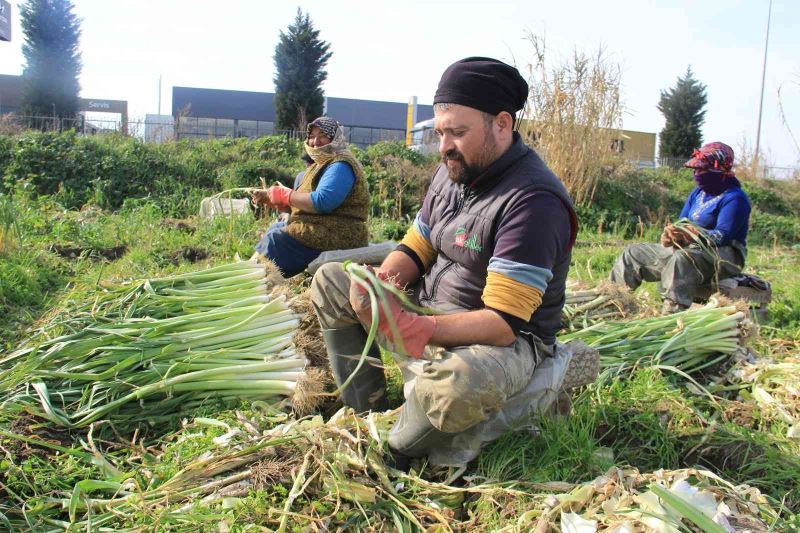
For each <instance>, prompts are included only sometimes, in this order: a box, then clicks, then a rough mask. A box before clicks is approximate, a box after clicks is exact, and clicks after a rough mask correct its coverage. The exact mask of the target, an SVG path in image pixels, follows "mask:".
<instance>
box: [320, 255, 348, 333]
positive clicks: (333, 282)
mask: <svg viewBox="0 0 800 533" xmlns="http://www.w3.org/2000/svg"><path fill="white" fill-rule="evenodd" d="M349 296H350V277H349V276H348V275H347V273H346V272H345V271H344V270H343V269H342V264H341V263H326V264H324V265H322V266H321V267H320V268H319V270H317V272H316V274H314V278H313V279H312V280H311V303H312V305H313V306H314V310H315V311H316V313H317V317H318V318H319V319H320V324H321V325H322V327H323V328H332V327H338V325H340V324H339V323H340V322H342V321H344V322H347V323H355V322H356V319H355V312H354V311H353V308H352V307H351V306H350V299H349Z"/></svg>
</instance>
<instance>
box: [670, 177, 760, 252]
mask: <svg viewBox="0 0 800 533" xmlns="http://www.w3.org/2000/svg"><path fill="white" fill-rule="evenodd" d="M681 218H688V219H689V220H691V221H692V222H693V223H694V224H697V225H698V226H700V227H702V228H704V229H706V230H707V232H708V235H709V237H710V238H711V239H712V240H713V241H714V244H716V245H717V246H728V245H730V244H731V241H738V242H740V243H741V244H742V245H746V244H747V230H748V228H749V224H750V199H749V198H748V197H747V193H745V192H744V191H743V190H742V188H741V187H739V186H738V185H736V186H733V187H730V188H728V189H725V190H724V191H722V192H721V193H719V194H718V195H716V196H710V195H708V194H706V193H704V192H703V191H702V190H700V188H699V187H697V188H695V190H693V191H692V192H691V193H690V194H689V197H688V198H687V199H686V204H685V205H684V206H683V210H682V211H681Z"/></svg>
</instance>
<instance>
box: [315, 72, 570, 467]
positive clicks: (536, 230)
mask: <svg viewBox="0 0 800 533" xmlns="http://www.w3.org/2000/svg"><path fill="white" fill-rule="evenodd" d="M527 96H528V85H527V83H526V82H525V80H524V79H523V78H522V77H521V76H520V74H519V72H518V71H517V69H515V68H513V67H511V66H509V65H506V64H505V63H502V62H500V61H497V60H494V59H489V58H482V57H471V58H467V59H464V60H461V61H458V62H456V63H454V64H453V65H451V66H450V67H449V68H448V69H447V70H446V71H445V72H444V75H443V76H442V79H441V81H440V83H439V87H438V89H437V91H436V96H435V97H434V115H435V123H436V124H435V125H436V132H437V133H438V135H439V136H440V144H439V152H440V154H441V156H442V163H441V164H440V165H439V167H438V169H437V170H436V173H435V175H434V177H433V181H432V184H431V186H430V189H429V190H428V192H427V195H426V197H425V200H424V202H423V205H422V208H421V209H420V211H419V213H418V214H417V217H416V220H415V221H414V224H413V226H412V227H411V228H410V229H409V231H408V233H407V234H406V236H405V238H404V239H403V241H402V243H401V244H400V245H399V246H398V248H397V249H396V250H395V251H394V252H392V253H391V254H390V255H389V256H388V257H387V258H386V260H385V261H384V262H383V264H382V265H381V266H380V268H379V270H378V271H377V274H378V275H379V277H381V278H383V279H391V280H392V281H394V282H395V283H396V284H397V285H398V286H401V287H409V288H414V294H415V296H414V298H415V300H416V301H418V302H419V304H420V305H422V306H425V307H430V308H434V309H436V310H438V311H440V312H444V313H446V314H440V315H436V316H423V315H419V314H415V313H412V312H409V311H407V310H405V309H403V310H401V306H400V304H399V302H398V301H397V300H396V299H395V298H394V297H391V296H390V297H389V298H390V302H389V303H390V305H391V306H392V309H393V311H394V312H393V313H392V314H393V316H394V318H395V321H396V327H395V328H393V327H392V326H390V325H389V324H388V323H386V320H385V317H384V316H383V315H381V316H382V318H381V321H380V323H379V325H378V328H379V332H380V334H381V338H382V340H383V342H384V347H385V348H387V349H390V350H394V351H397V348H398V347H402V350H403V352H404V353H403V354H402V355H406V356H408V357H410V358H413V359H421V360H424V363H422V364H420V365H419V366H420V369H419V371H418V372H419V373H418V375H416V376H414V375H409V373H408V372H406V371H405V370H404V376H405V377H406V379H407V381H408V383H407V384H406V390H405V393H406V403H405V404H404V406H403V409H402V412H401V414H400V417H399V419H398V421H397V423H396V424H395V426H394V427H393V428H392V430H391V433H390V436H389V445H390V447H391V448H392V449H393V450H394V451H395V452H399V454H403V455H406V456H410V457H420V456H423V455H429V454H430V453H431V452H432V451H434V450H437V449H440V448H441V447H446V446H449V447H451V448H452V447H453V446H454V442H457V441H458V436H459V435H460V434H463V433H464V432H466V431H468V430H470V429H471V428H474V427H476V426H477V425H478V424H481V423H484V422H487V421H491V420H492V419H493V418H495V417H497V416H498V413H500V412H501V410H502V409H503V407H504V406H505V405H506V404H507V403H508V402H510V401H512V400H513V399H514V398H515V397H516V396H517V395H519V394H520V393H522V392H523V391H524V390H525V389H526V387H528V385H529V383H531V382H532V379H533V376H534V371H535V369H537V367H538V366H540V365H542V364H543V363H544V362H545V361H546V360H547V359H548V358H552V357H553V356H554V346H555V341H556V337H555V336H556V333H557V331H558V330H559V329H560V327H561V309H562V307H563V305H564V291H565V282H566V279H567V271H568V269H569V263H570V255H571V249H572V246H573V244H574V242H575V236H576V233H577V229H578V228H577V218H576V215H575V211H574V209H573V205H572V202H571V200H570V198H569V195H568V194H567V191H566V189H565V188H564V186H563V185H562V183H561V182H560V181H559V179H558V178H557V177H556V176H555V175H554V174H553V173H552V172H551V171H550V170H549V169H548V168H547V166H546V165H545V164H544V163H543V162H542V160H541V159H540V158H539V157H538V156H537V155H536V154H535V153H534V152H533V150H531V149H530V148H528V146H526V145H525V144H524V143H523V141H522V139H521V137H520V135H519V133H517V132H516V131H515V128H514V124H515V114H516V112H517V111H519V110H521V109H522V107H523V105H524V104H525V101H526V99H527ZM312 301H313V304H314V307H315V310H316V313H317V316H318V317H319V321H320V324H321V326H322V329H323V334H324V338H325V344H326V347H327V350H328V356H329V359H330V364H331V368H332V371H333V375H334V378H335V380H336V382H337V384H341V383H343V382H344V380H345V379H347V378H348V376H349V375H350V374H351V373H352V372H353V370H354V369H355V367H356V365H357V363H358V360H359V356H360V354H361V352H362V349H363V347H364V344H365V342H366V339H367V335H366V333H365V328H368V327H369V325H370V324H371V313H370V303H369V298H368V297H366V294H365V293H364V292H362V291H361V290H360V289H358V288H357V287H355V286H351V281H350V278H349V277H348V275H347V274H346V273H345V272H344V271H343V269H342V265H341V264H338V263H332V264H327V265H325V266H323V267H322V268H321V269H320V270H319V271H318V272H317V274H316V275H315V276H314V280H313V283H312ZM395 334H396V335H399V338H397V337H395ZM370 355H371V356H373V357H375V358H378V359H379V358H380V354H379V352H378V348H377V346H374V345H373V346H372V348H371V352H370ZM562 376H563V374H562ZM410 378H413V379H410ZM385 388H386V380H385V377H384V374H383V370H382V369H380V368H377V367H374V366H370V365H364V366H363V367H362V368H361V369H360V370H359V372H358V373H357V374H356V376H355V377H354V379H353V381H352V383H351V384H350V385H349V386H348V387H347V388H346V389H345V390H343V391H342V401H343V402H344V403H345V404H346V405H349V406H351V407H353V408H354V409H355V410H356V411H359V412H360V411H367V410H369V409H373V410H382V409H385V408H386V407H387V403H386V396H385V394H384V393H385ZM456 447H457V446H456ZM476 454H477V450H473V451H471V452H469V453H467V454H466V455H462V456H461V458H462V460H463V459H466V460H469V459H471V458H473V457H474V456H475V455H476ZM460 462H461V461H460Z"/></svg>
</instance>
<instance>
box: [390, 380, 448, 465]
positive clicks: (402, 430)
mask: <svg viewBox="0 0 800 533" xmlns="http://www.w3.org/2000/svg"><path fill="white" fill-rule="evenodd" d="M451 437H452V434H450V433H445V432H444V431H440V430H438V429H436V428H435V427H433V424H431V421H430V420H429V419H428V415H426V414H425V410H424V409H423V408H422V405H420V403H419V400H418V399H417V393H416V390H415V389H412V390H411V394H410V395H409V397H408V400H406V403H405V404H403V409H402V410H401V411H400V416H399V417H398V418H397V422H395V424H394V426H393V427H392V430H391V431H390V432H389V447H390V448H391V449H392V450H393V451H394V452H395V453H396V457H397V455H400V456H403V455H404V456H406V457H422V456H423V455H426V454H427V453H428V450H431V449H433V448H435V447H436V446H437V445H439V444H443V443H445V442H446V441H447V440H449V439H450V438H451Z"/></svg>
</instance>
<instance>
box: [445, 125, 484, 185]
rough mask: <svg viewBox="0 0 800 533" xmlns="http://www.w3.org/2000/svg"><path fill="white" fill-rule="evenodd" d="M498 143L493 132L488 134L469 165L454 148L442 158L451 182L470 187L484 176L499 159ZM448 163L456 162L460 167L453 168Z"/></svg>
mask: <svg viewBox="0 0 800 533" xmlns="http://www.w3.org/2000/svg"><path fill="white" fill-rule="evenodd" d="M496 152H497V142H496V141H495V138H494V135H492V133H491V132H487V134H486V138H485V140H484V142H483V146H481V151H480V153H479V154H478V156H477V157H476V158H475V161H474V162H473V163H472V164H467V162H466V160H465V159H464V155H463V154H462V153H461V152H459V151H458V150H456V149H455V148H453V149H452V150H450V151H448V152H447V153H446V154H444V155H443V156H442V163H444V164H445V165H446V166H447V176H448V177H449V178H450V181H452V182H454V183H460V184H462V185H469V184H470V183H472V182H473V181H475V178H477V177H478V176H480V175H481V174H483V173H484V172H485V171H486V169H487V168H489V165H491V164H492V163H493V162H494V161H495V160H496V159H497V154H496ZM448 161H456V162H458V163H459V166H456V167H451V166H450V165H448V164H447V162H448Z"/></svg>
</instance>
